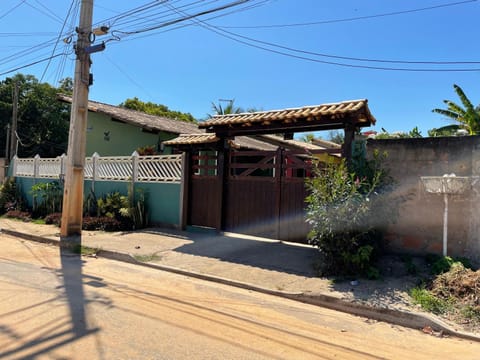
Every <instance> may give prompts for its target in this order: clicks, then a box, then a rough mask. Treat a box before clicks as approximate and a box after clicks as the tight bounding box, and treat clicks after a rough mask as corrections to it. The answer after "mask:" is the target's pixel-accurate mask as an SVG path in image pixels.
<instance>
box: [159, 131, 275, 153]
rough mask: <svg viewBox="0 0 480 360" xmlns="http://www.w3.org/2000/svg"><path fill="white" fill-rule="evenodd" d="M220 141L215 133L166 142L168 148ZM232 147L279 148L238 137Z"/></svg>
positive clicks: (253, 148) (251, 148)
mask: <svg viewBox="0 0 480 360" xmlns="http://www.w3.org/2000/svg"><path fill="white" fill-rule="evenodd" d="M218 141H220V138H219V137H217V136H216V135H215V134H214V133H203V134H181V135H180V136H178V137H177V138H175V139H172V140H168V141H164V142H163V143H164V144H165V145H168V146H194V145H201V144H214V143H217V142H218ZM230 145H231V146H232V147H234V148H243V149H250V150H276V149H277V146H274V145H272V144H270V143H267V142H264V141H261V140H256V139H253V138H250V137H248V136H238V137H236V138H235V140H230Z"/></svg>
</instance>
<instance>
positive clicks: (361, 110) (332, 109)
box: [199, 99, 375, 128]
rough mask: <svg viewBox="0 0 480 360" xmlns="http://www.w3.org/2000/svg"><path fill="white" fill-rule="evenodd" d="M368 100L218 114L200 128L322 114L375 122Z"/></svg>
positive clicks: (310, 116) (303, 118) (313, 117)
mask: <svg viewBox="0 0 480 360" xmlns="http://www.w3.org/2000/svg"><path fill="white" fill-rule="evenodd" d="M367 103H368V101H367V100H365V99H364V100H351V101H343V102H339V103H332V104H321V105H316V106H305V107H300V108H292V109H282V110H272V111H259V112H255V113H241V114H227V115H216V116H214V117H213V118H211V119H209V120H207V121H204V122H202V123H200V124H199V128H208V127H215V126H226V125H229V124H232V125H233V124H235V125H246V126H250V125H252V124H254V123H265V124H270V123H271V122H274V121H282V122H283V121H285V120H288V121H289V122H295V121H296V120H307V121H313V120H316V119H317V118H318V117H321V116H329V117H332V116H333V117H334V118H338V119H341V118H344V117H347V116H353V117H354V118H355V119H356V120H358V122H371V123H375V118H374V117H373V116H372V114H371V113H370V110H369V109H368V105H367Z"/></svg>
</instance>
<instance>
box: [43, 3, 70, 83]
mask: <svg viewBox="0 0 480 360" xmlns="http://www.w3.org/2000/svg"><path fill="white" fill-rule="evenodd" d="M75 2H76V0H72V2H71V4H70V8H69V9H68V11H67V16H65V20H64V21H63V24H62V29H61V30H60V32H59V34H58V37H57V41H56V42H55V46H54V47H53V50H52V56H53V55H54V54H55V50H57V46H58V43H59V41H60V39H61V38H62V34H63V30H64V29H65V25H66V24H67V21H68V18H69V17H70V13H71V12H72V9H73V5H75ZM51 62H52V58H50V59H49V60H48V63H47V66H45V70H43V73H42V76H41V78H40V82H42V80H43V77H44V76H45V73H46V72H47V70H48V67H49V66H50V64H51Z"/></svg>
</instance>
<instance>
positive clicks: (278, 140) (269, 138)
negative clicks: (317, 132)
mask: <svg viewBox="0 0 480 360" xmlns="http://www.w3.org/2000/svg"><path fill="white" fill-rule="evenodd" d="M254 138H256V139H258V140H260V141H265V142H268V143H270V144H273V145H277V146H283V147H288V148H297V149H302V150H323V149H341V148H342V146H341V145H338V144H336V143H334V142H331V141H324V142H322V143H320V142H318V143H315V142H311V143H310V142H305V141H299V140H295V139H290V140H286V139H284V138H282V137H280V136H277V135H256V136H254Z"/></svg>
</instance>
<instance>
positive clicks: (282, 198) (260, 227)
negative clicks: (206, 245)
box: [187, 149, 311, 242]
mask: <svg viewBox="0 0 480 360" xmlns="http://www.w3.org/2000/svg"><path fill="white" fill-rule="evenodd" d="M221 155H222V154H221V153H220V156H217V153H216V152H214V151H210V152H205V151H203V152H202V151H200V152H195V153H191V154H190V164H191V165H190V184H189V196H188V198H189V200H188V218H187V221H188V224H189V225H194V226H203V227H211V228H215V229H219V230H220V229H221V230H225V231H231V232H238V233H243V234H249V235H255V236H262V237H268V238H272V239H281V240H288V241H296V242H306V237H307V234H308V231H309V227H308V225H307V224H306V222H305V197H306V195H307V191H306V188H305V177H306V176H309V174H310V170H311V158H310V157H309V156H307V155H306V154H305V153H302V152H292V151H286V150H283V149H279V150H277V151H230V152H229V155H228V157H227V158H226V164H225V167H224V168H223V166H222V165H223V164H222V157H221ZM223 169H225V173H224V172H223V171H222V170H223Z"/></svg>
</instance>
